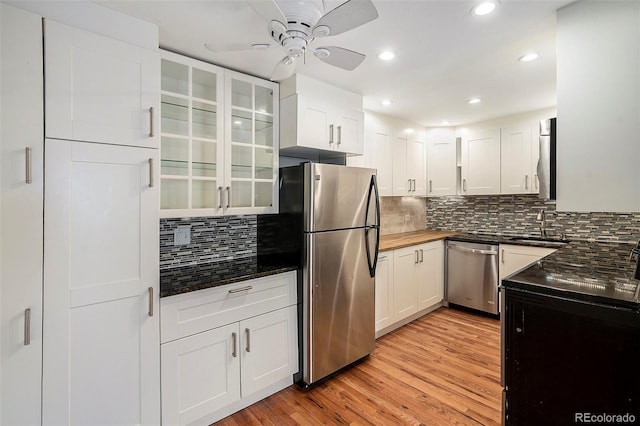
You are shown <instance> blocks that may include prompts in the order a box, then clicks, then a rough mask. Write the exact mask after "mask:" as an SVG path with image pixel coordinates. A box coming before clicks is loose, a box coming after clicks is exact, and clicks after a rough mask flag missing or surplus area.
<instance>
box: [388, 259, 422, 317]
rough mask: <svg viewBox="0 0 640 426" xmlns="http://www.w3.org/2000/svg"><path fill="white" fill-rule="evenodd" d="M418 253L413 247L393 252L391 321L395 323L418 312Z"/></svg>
mask: <svg viewBox="0 0 640 426" xmlns="http://www.w3.org/2000/svg"><path fill="white" fill-rule="evenodd" d="M418 256H419V252H418V250H416V248H415V247H407V248H404V249H398V250H394V251H393V320H394V322H397V321H399V320H401V319H404V318H406V317H408V316H410V315H412V314H414V313H416V312H417V311H418V303H417V301H418V281H417V267H418V262H419V257H418Z"/></svg>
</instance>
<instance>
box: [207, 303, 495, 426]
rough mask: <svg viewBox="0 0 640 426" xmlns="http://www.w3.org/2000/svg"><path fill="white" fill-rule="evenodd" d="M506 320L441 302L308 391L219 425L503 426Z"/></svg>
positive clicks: (294, 391) (292, 390) (277, 398)
mask: <svg viewBox="0 0 640 426" xmlns="http://www.w3.org/2000/svg"><path fill="white" fill-rule="evenodd" d="M501 391H502V389H501V387H500V322H499V321H498V320H495V319H491V318H486V317H483V316H478V315H474V314H470V313H467V312H462V311H459V310H454V309H449V308H440V309H438V310H436V311H434V312H432V313H430V314H427V315H425V316H423V317H422V318H419V319H417V320H415V321H413V322H411V323H410V324H407V325H406V326H404V327H402V328H400V329H398V330H396V331H394V332H392V333H389V334H387V335H385V336H383V337H381V338H379V339H378V340H377V341H376V349H375V350H374V351H373V353H372V354H371V355H370V357H369V358H368V359H367V360H366V361H364V362H362V363H360V364H358V365H357V366H355V367H353V368H351V369H350V370H348V371H345V372H344V373H342V374H340V375H339V376H337V377H334V378H332V379H330V380H328V381H326V382H324V383H322V384H320V385H318V386H317V387H314V388H313V389H311V390H308V391H302V390H300V389H298V388H297V387H295V386H291V387H289V388H287V389H284V390H283V391H281V392H278V393H277V394H275V395H272V396H270V397H269V398H267V399H264V400H262V401H260V402H258V403H257V404H254V405H252V406H250V407H248V408H246V409H244V410H242V411H239V412H237V413H235V414H233V415H232V416H229V417H227V418H225V419H223V420H221V421H220V422H218V423H216V424H218V425H326V424H329V425H333V424H335V425H345V424H349V425H369V424H371V425H396V424H414V425H420V424H424V425H447V426H448V425H499V424H500V421H501V401H502V396H501Z"/></svg>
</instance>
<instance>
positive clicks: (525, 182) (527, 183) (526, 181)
mask: <svg viewBox="0 0 640 426" xmlns="http://www.w3.org/2000/svg"><path fill="white" fill-rule="evenodd" d="M524 189H529V175H524Z"/></svg>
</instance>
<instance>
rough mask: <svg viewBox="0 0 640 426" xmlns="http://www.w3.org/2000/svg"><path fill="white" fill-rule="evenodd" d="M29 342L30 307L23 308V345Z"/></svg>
mask: <svg viewBox="0 0 640 426" xmlns="http://www.w3.org/2000/svg"><path fill="white" fill-rule="evenodd" d="M30 344H31V308H27V309H25V310H24V345H25V346H28V345H30Z"/></svg>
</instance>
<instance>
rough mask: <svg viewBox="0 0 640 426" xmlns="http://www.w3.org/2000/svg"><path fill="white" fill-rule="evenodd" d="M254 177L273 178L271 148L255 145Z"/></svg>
mask: <svg viewBox="0 0 640 426" xmlns="http://www.w3.org/2000/svg"><path fill="white" fill-rule="evenodd" d="M255 150H256V176H255V177H256V179H273V150H272V149H263V148H257V147H256V149H255Z"/></svg>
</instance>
